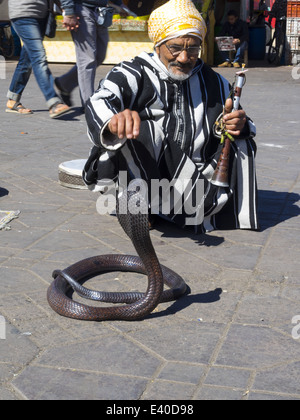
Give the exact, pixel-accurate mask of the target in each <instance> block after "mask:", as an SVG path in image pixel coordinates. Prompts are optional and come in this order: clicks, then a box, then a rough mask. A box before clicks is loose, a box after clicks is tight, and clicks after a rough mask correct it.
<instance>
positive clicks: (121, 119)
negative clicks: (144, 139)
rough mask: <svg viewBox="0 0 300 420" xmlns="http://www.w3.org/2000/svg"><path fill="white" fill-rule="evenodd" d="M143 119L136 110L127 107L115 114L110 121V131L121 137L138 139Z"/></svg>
mask: <svg viewBox="0 0 300 420" xmlns="http://www.w3.org/2000/svg"><path fill="white" fill-rule="evenodd" d="M140 125H141V119H140V116H139V114H138V113H137V112H136V111H131V110H130V109H125V110H124V111H122V112H120V113H119V114H115V115H114V116H113V117H112V119H111V120H110V122H109V123H108V129H109V131H110V132H111V133H112V134H114V135H115V136H118V138H119V139H123V138H127V139H136V138H137V137H138V136H139V134H140Z"/></svg>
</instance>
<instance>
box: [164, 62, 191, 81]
mask: <svg viewBox="0 0 300 420" xmlns="http://www.w3.org/2000/svg"><path fill="white" fill-rule="evenodd" d="M168 71H169V74H170V76H171V77H172V79H173V80H177V81H179V82H183V81H184V80H186V79H188V78H189V77H190V76H191V75H192V70H191V71H190V72H188V73H182V74H180V73H174V72H173V66H172V65H169V67H168Z"/></svg>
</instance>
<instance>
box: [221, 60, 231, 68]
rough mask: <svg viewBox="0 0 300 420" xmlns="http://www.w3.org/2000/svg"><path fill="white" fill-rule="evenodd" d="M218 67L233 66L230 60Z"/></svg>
mask: <svg viewBox="0 0 300 420" xmlns="http://www.w3.org/2000/svg"><path fill="white" fill-rule="evenodd" d="M218 67H231V63H230V61H224V63H222V64H219V65H218Z"/></svg>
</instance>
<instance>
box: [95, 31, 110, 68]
mask: <svg viewBox="0 0 300 420" xmlns="http://www.w3.org/2000/svg"><path fill="white" fill-rule="evenodd" d="M108 41H109V36H108V30H107V28H103V27H101V26H98V28H97V66H98V67H99V66H101V64H102V63H103V61H104V60H105V57H106V52H107V45H108Z"/></svg>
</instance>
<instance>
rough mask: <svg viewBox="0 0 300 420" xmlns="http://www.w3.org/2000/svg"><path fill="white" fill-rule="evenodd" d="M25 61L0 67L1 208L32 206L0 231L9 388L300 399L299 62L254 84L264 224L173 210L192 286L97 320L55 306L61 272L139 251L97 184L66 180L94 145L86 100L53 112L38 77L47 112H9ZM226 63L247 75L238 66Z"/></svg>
mask: <svg viewBox="0 0 300 420" xmlns="http://www.w3.org/2000/svg"><path fill="white" fill-rule="evenodd" d="M14 66H15V63H14V62H10V63H8V64H7V80H0V93H1V95H0V110H1V113H0V122H1V125H0V136H1V140H0V162H1V164H0V178H1V183H0V210H20V211H21V213H20V216H19V218H18V219H15V220H14V221H12V222H11V224H10V225H11V230H8V231H3V230H2V231H0V315H1V316H2V319H3V318H4V319H5V321H6V339H2V340H0V400H5V399H11V400H18V399H27V400H48V399H54V400H61V399H107V400H114V399H118V400H135V401H136V400H161V399H166V400H203V399H209V400H213V399H226V400H241V399H245V400H246V399H249V400H254V399H255V400H257V399H273V400H277V399H300V383H299V375H300V339H298V340H297V339H294V338H293V337H292V331H294V336H295V338H297V337H298V333H299V332H300V330H299V329H297V325H296V324H293V323H292V319H293V317H295V316H297V315H298V316H299V319H300V308H299V299H300V280H299V272H300V262H299V261H300V260H299V229H300V225H299V218H297V216H299V204H298V201H299V193H300V183H299V157H300V153H299V128H300V127H299V124H300V123H299V98H300V89H299V87H300V81H299V80H294V79H293V78H292V76H291V68H290V67H279V68H272V69H270V68H265V67H254V68H251V69H250V71H249V73H248V76H247V84H246V86H245V88H244V91H243V100H242V103H243V104H244V108H245V109H246V111H247V113H248V114H249V115H250V116H251V117H252V118H253V119H254V120H255V122H256V124H257V128H258V136H257V142H258V146H259V150H258V156H257V174H258V183H259V198H260V206H259V214H260V221H261V227H262V229H261V231H260V232H251V231H217V232H213V233H210V234H205V235H195V234H193V233H191V232H184V231H181V230H180V229H177V228H174V227H173V226H170V225H169V224H165V223H160V224H159V225H158V226H157V228H156V229H155V230H153V231H152V233H151V236H152V239H153V243H154V245H155V248H156V250H157V253H158V256H159V258H160V260H161V262H162V263H164V264H165V265H167V266H169V267H170V268H172V269H173V270H175V271H176V272H178V273H179V274H181V275H182V276H183V277H184V279H185V280H186V282H187V283H188V284H189V286H190V288H191V294H190V295H188V296H186V297H184V298H182V299H180V300H178V301H177V302H174V303H168V304H161V305H159V307H158V308H157V310H156V311H155V312H154V313H153V314H152V315H151V316H149V317H148V318H147V319H145V320H143V321H139V322H122V321H118V322H103V323H96V322H91V323H87V322H81V321H74V320H70V319H66V318H62V317H60V316H59V315H57V314H56V313H54V312H53V311H52V310H51V308H50V307H49V306H48V303H47V300H46V291H47V288H48V286H49V284H50V282H51V281H52V278H51V273H52V271H53V270H54V269H56V268H61V269H62V268H65V267H67V266H68V265H70V264H72V263H74V262H76V261H79V260H81V259H83V258H85V257H89V256H93V255H98V254H103V253H132V252H134V251H133V248H132V245H131V243H130V241H129V240H128V238H127V237H126V236H125V234H124V233H123V232H122V230H121V228H120V226H119V225H118V222H117V220H116V218H115V217H113V216H100V215H99V214H98V213H97V212H96V199H97V196H96V195H95V194H93V193H91V192H88V191H78V190H72V189H67V188H64V187H62V186H61V185H60V184H59V183H58V181H57V175H58V165H59V164H60V163H61V162H64V161H68V160H73V159H78V158H86V157H87V155H88V152H89V148H90V143H89V141H88V139H87V136H86V126H85V120H84V117H83V115H80V113H79V112H78V111H79V110H78V108H75V109H74V111H73V112H72V113H70V114H69V115H66V116H64V117H62V118H61V119H60V120H56V121H53V120H51V119H50V118H49V116H48V112H47V111H46V108H45V104H44V100H43V98H42V96H41V93H40V91H39V89H38V87H37V85H36V82H35V79H34V78H32V79H31V81H30V83H29V85H28V87H27V89H26V91H25V93H24V97H23V102H24V104H25V105H26V106H30V107H32V108H33V109H34V110H35V113H34V115H32V116H26V117H25V116H23V117H22V116H18V115H13V114H6V113H4V109H5V94H6V90H7V88H8V84H9V81H10V78H11V75H12V71H13V69H14ZM51 68H52V70H53V73H54V74H55V75H59V74H61V73H63V72H64V71H65V70H66V69H67V68H68V66H62V65H51ZM108 69H109V67H101V69H99V74H98V78H100V77H101V76H102V75H103V74H105V73H106V72H107V70H108ZM221 72H222V74H223V75H225V77H227V78H229V79H230V80H232V79H233V75H234V70H233V69H223V70H222V71H221ZM75 99H76V101H77V104H76V105H78V106H79V100H78V92H77V94H76V97H75ZM90 284H91V286H94V287H97V288H98V289H99V288H102V289H104V290H127V289H130V290H131V289H134V288H137V289H139V290H144V289H145V285H146V279H145V278H144V277H143V276H138V275H131V274H124V273H111V274H107V275H104V276H101V277H98V278H97V279H94V280H93V281H91V283H90ZM296 321H297V320H296ZM298 322H299V321H298ZM293 328H294V330H293ZM2 334H3V331H2Z"/></svg>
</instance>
